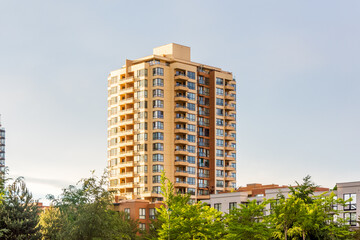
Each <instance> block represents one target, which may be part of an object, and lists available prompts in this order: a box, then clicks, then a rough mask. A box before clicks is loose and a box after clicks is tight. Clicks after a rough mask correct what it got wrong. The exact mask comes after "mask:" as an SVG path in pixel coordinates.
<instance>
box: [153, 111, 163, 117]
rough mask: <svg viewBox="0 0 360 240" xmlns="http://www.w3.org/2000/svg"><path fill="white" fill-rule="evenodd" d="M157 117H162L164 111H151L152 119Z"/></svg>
mask: <svg viewBox="0 0 360 240" xmlns="http://www.w3.org/2000/svg"><path fill="white" fill-rule="evenodd" d="M157 118H161V119H162V118H164V112H163V111H153V119H157Z"/></svg>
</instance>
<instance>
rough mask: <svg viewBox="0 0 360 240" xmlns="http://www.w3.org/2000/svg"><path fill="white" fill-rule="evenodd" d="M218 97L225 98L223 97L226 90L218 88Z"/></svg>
mask: <svg viewBox="0 0 360 240" xmlns="http://www.w3.org/2000/svg"><path fill="white" fill-rule="evenodd" d="M216 95H221V96H223V95H224V89H222V88H216Z"/></svg>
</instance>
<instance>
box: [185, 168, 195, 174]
mask: <svg viewBox="0 0 360 240" xmlns="http://www.w3.org/2000/svg"><path fill="white" fill-rule="evenodd" d="M187 170H188V173H189V174H195V168H194V167H188V168H187Z"/></svg>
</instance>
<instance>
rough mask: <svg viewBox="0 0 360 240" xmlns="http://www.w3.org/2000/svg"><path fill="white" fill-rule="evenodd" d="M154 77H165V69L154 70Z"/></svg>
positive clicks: (157, 68)
mask: <svg viewBox="0 0 360 240" xmlns="http://www.w3.org/2000/svg"><path fill="white" fill-rule="evenodd" d="M153 76H164V69H163V68H160V67H156V68H153Z"/></svg>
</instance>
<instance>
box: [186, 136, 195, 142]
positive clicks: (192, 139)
mask: <svg viewBox="0 0 360 240" xmlns="http://www.w3.org/2000/svg"><path fill="white" fill-rule="evenodd" d="M187 140H188V141H189V142H195V135H189V134H188V135H187Z"/></svg>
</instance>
